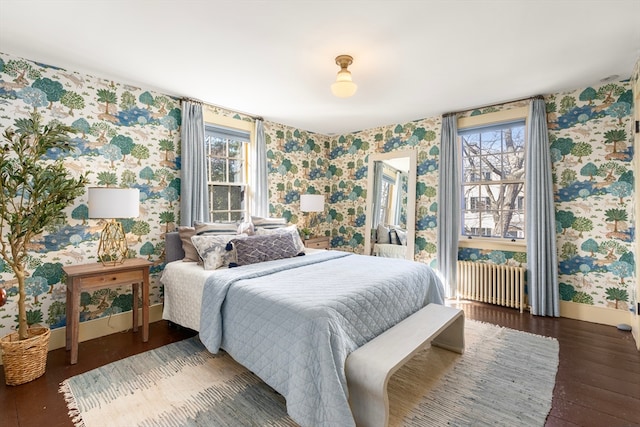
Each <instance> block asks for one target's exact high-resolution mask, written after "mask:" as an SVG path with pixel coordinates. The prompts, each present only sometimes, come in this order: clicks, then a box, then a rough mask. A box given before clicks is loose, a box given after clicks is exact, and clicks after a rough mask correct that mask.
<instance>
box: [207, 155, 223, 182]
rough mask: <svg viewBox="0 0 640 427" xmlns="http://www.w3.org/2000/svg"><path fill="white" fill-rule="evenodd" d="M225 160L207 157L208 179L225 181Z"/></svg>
mask: <svg viewBox="0 0 640 427" xmlns="http://www.w3.org/2000/svg"><path fill="white" fill-rule="evenodd" d="M226 177H227V162H226V160H225V159H219V158H216V157H212V158H210V159H209V181H216V182H226Z"/></svg>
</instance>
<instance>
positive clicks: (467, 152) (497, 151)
mask: <svg viewBox="0 0 640 427" xmlns="http://www.w3.org/2000/svg"><path fill="white" fill-rule="evenodd" d="M458 135H459V141H460V144H461V148H462V150H461V152H462V168H461V170H462V180H461V182H462V189H461V190H462V203H463V206H462V210H461V222H462V224H461V225H462V226H461V230H462V235H463V238H474V237H483V238H498V239H509V240H518V239H524V238H525V224H524V212H525V206H524V192H525V188H524V179H525V175H524V171H525V140H526V137H525V122H524V120H516V121H510V122H507V123H500V124H492V125H485V126H477V127H472V128H466V129H461V130H459V131H458Z"/></svg>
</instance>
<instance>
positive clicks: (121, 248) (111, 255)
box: [98, 219, 129, 266]
mask: <svg viewBox="0 0 640 427" xmlns="http://www.w3.org/2000/svg"><path fill="white" fill-rule="evenodd" d="M128 254H129V248H128V247H127V238H126V235H125V233H124V228H123V227H122V224H120V223H119V222H118V221H116V220H115V219H112V220H110V221H109V222H107V223H106V224H105V226H104V229H103V230H102V233H101V234H100V243H99V244H98V258H99V259H100V262H102V265H104V266H108V265H116V264H122V263H123V262H124V260H125V259H127V255H128Z"/></svg>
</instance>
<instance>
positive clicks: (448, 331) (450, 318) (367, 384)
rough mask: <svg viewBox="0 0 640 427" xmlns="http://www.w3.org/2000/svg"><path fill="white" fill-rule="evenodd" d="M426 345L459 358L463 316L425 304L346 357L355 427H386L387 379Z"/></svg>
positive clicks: (387, 418) (461, 346) (445, 308)
mask: <svg viewBox="0 0 640 427" xmlns="http://www.w3.org/2000/svg"><path fill="white" fill-rule="evenodd" d="M430 344H433V345H435V346H437V347H442V348H444V349H447V350H451V351H455V352H457V353H460V354H462V353H463V351H464V312H463V311H462V310H459V309H456V308H452V307H446V306H444V305H439V304H429V305H427V306H426V307H424V308H422V309H421V310H419V311H417V312H416V313H414V314H412V315H411V316H409V317H408V318H406V319H404V320H403V321H402V322H400V323H398V324H397V325H395V326H393V327H391V328H390V329H388V330H387V331H385V332H383V333H382V334H380V335H379V336H377V337H376V338H374V339H373V340H371V341H369V342H368V343H366V344H365V345H363V346H362V347H360V348H358V349H357V350H355V351H354V352H353V353H351V354H350V355H349V356H348V357H347V361H346V365H345V372H346V376H347V385H348V388H349V405H350V406H351V411H352V413H353V417H354V419H355V421H356V425H357V426H358V427H372V426H385V427H386V426H387V425H388V423H389V397H388V395H387V383H388V382H389V378H390V377H391V375H392V374H393V373H394V372H395V371H396V370H398V368H400V367H401V366H402V365H404V364H405V363H406V362H407V361H408V360H410V359H411V358H412V357H413V356H414V355H415V354H416V353H417V352H419V351H420V350H422V349H424V348H426V347H428V346H429V345H430ZM428 368H429V367H425V369H428Z"/></svg>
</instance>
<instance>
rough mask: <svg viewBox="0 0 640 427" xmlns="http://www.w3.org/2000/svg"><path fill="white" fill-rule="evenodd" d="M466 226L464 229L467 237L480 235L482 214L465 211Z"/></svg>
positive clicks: (464, 225)
mask: <svg viewBox="0 0 640 427" xmlns="http://www.w3.org/2000/svg"><path fill="white" fill-rule="evenodd" d="M463 215H464V224H463V227H462V229H463V230H464V234H465V235H467V236H479V235H480V214H479V213H478V212H469V211H463Z"/></svg>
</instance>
